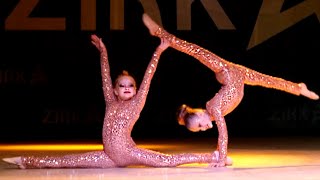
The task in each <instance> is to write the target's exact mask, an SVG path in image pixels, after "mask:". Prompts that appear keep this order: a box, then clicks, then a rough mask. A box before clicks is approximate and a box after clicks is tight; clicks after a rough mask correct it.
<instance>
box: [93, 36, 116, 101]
mask: <svg viewBox="0 0 320 180" xmlns="http://www.w3.org/2000/svg"><path fill="white" fill-rule="evenodd" d="M91 43H92V44H93V45H94V46H95V47H96V48H97V49H98V50H99V52H100V64H101V76H102V89H103V94H104V99H105V101H106V102H110V101H113V100H115V98H116V97H115V96H114V94H113V86H112V80H111V76H110V66H109V61H108V53H107V49H106V46H105V45H104V43H103V42H102V39H101V38H99V37H98V36H97V35H95V34H93V35H91Z"/></svg>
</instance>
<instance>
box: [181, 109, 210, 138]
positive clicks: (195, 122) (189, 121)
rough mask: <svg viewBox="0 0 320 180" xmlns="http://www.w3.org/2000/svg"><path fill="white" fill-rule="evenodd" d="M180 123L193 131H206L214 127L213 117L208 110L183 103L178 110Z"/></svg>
mask: <svg viewBox="0 0 320 180" xmlns="http://www.w3.org/2000/svg"><path fill="white" fill-rule="evenodd" d="M177 119H178V123H179V124H180V125H183V126H186V128H188V129H189V130H190V131H192V132H198V131H206V130H207V129H210V128H212V127H213V125H212V121H213V119H212V118H211V117H210V116H209V114H208V113H207V111H206V110H204V109H199V108H195V109H193V108H191V107H189V106H187V105H185V104H184V105H182V106H181V107H180V108H179V110H178V117H177Z"/></svg>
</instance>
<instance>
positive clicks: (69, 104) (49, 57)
mask: <svg viewBox="0 0 320 180" xmlns="http://www.w3.org/2000/svg"><path fill="white" fill-rule="evenodd" d="M319 7H320V1H318V0H256V1H252V0H242V1H233V0H223V1H222V0H194V1H192V0H171V1H164V0H163V1H160V0H158V1H156V0H141V1H138V0H125V1H123V0H77V1H75V0H68V1H66V0H55V1H49V0H21V1H19V0H1V1H0V45H1V50H0V52H1V54H0V55H1V57H0V140H1V141H2V142H5V141H25V140H55V139H57V140H59V139H61V140H62V139H97V140H100V139H101V129H102V121H103V116H104V108H105V104H104V101H103V93H102V88H101V76H100V63H99V53H98V51H97V50H96V49H95V47H94V46H93V45H92V44H91V42H90V34H92V33H96V34H97V35H99V36H100V37H102V38H103V40H104V42H105V43H106V46H107V48H108V53H109V60H110V66H111V74H112V78H113V79H114V78H115V77H116V75H117V74H119V73H120V72H121V70H123V69H126V70H128V71H129V72H131V73H132V74H133V75H134V76H135V77H136V79H137V81H138V83H140V81H141V79H142V77H143V74H144V70H145V69H146V67H147V65H148V63H149V60H150V58H151V55H152V53H153V51H154V49H155V47H156V46H157V45H158V44H159V39H157V38H154V37H152V36H150V35H149V33H148V31H147V29H146V28H145V27H144V25H143V23H142V20H141V16H142V13H143V12H148V13H149V14H150V15H151V16H152V17H153V18H154V19H156V21H157V22H158V23H159V24H161V25H162V26H163V27H164V28H165V29H167V30H168V31H169V32H170V33H173V34H174V35H176V36H178V37H180V38H182V39H185V40H187V41H189V42H193V43H196V44H198V45H200V46H202V47H204V48H206V49H208V50H210V51H212V52H214V53H216V54H217V55H219V56H221V57H223V58H225V59H227V60H229V61H231V62H234V63H238V64H242V65H245V66H247V67H250V68H252V69H255V70H257V71H260V72H262V73H265V74H269V75H273V76H278V77H281V78H284V79H287V80H291V81H294V82H305V83H306V84H307V85H308V87H309V89H311V90H314V91H315V92H317V93H320V83H319V71H320V69H319V66H318V64H319V62H318V61H319V59H320V56H319V52H320V46H319V42H320V26H319V17H320V11H319ZM219 87H220V84H219V83H218V82H217V81H216V79H215V77H214V73H213V72H211V71H210V70H209V69H208V68H207V67H205V66H204V65H202V64H201V63H199V62H198V61H197V60H196V59H194V58H192V57H190V56H188V55H186V54H183V53H181V52H178V51H176V50H174V49H168V50H167V51H166V52H165V53H164V54H163V55H162V57H161V59H160V62H159V66H158V69H157V72H156V74H155V76H154V78H153V80H152V84H151V88H150V91H149V95H148V99H147V102H146V105H145V108H144V110H143V112H142V114H141V116H140V119H139V121H138V122H137V124H136V125H135V127H134V130H133V132H132V136H133V137H134V138H148V137H150V138H153V137H158V138H162V137H163V138H182V137H197V136H215V137H216V135H217V129H216V128H213V129H211V130H209V131H207V132H199V133H191V132H189V131H187V130H186V129H185V128H184V127H182V126H179V125H178V123H177V122H176V111H177V109H178V108H179V106H180V105H182V104H184V103H185V104H188V105H190V106H192V107H205V103H206V101H208V100H209V99H210V98H211V97H213V96H214V95H215V93H216V92H217V91H218V90H219ZM226 121H227V125H228V128H229V133H230V135H231V136H258V135H263V136H274V135H311V136H316V135H319V134H320V103H319V101H312V100H309V99H307V98H304V97H300V96H295V95H291V94H288V93H285V92H282V91H277V90H273V89H266V88H262V87H258V86H246V87H245V96H244V98H243V101H242V102H241V104H240V105H239V106H238V108H237V109H236V110H234V111H233V112H232V113H231V114H229V115H227V116H226Z"/></svg>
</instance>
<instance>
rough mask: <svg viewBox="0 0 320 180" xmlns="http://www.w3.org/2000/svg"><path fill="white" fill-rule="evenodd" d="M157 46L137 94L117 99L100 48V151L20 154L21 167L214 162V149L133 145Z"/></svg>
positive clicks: (84, 166) (82, 166)
mask: <svg viewBox="0 0 320 180" xmlns="http://www.w3.org/2000/svg"><path fill="white" fill-rule="evenodd" d="M162 51H163V50H161V49H159V48H157V49H156V51H155V52H154V53H153V56H152V59H151V61H150V63H149V65H148V67H147V69H146V71H145V74H144V77H143V81H142V83H141V85H140V88H139V90H138V92H137V94H136V95H135V96H134V97H133V98H132V99H130V100H127V101H121V100H118V99H117V97H116V96H115V94H114V92H113V85H112V81H111V78H110V67H109V62H108V56H107V52H106V50H105V51H102V52H101V57H100V62H101V75H102V84H103V92H104V98H105V102H106V110H105V118H104V124H103V132H102V137H103V147H104V149H103V151H94V152H88V153H85V154H71V155H66V156H62V157H22V164H23V166H25V168H79V167H80V168H108V167H126V166H131V165H145V166H152V167H174V166H178V165H181V164H187V163H215V162H217V159H216V156H215V154H214V153H205V154H190V153H183V154H174V155H169V154H163V153H159V152H156V151H151V150H147V149H142V148H139V147H137V146H136V144H135V143H134V141H133V139H132V138H131V131H132V128H133V126H134V124H135V122H136V121H137V120H138V118H139V116H140V113H141V111H142V109H143V107H144V105H145V102H146V98H147V94H148V91H149V87H150V83H151V79H152V77H153V75H154V73H155V71H156V68H157V65H158V60H159V57H160V54H161V53H162Z"/></svg>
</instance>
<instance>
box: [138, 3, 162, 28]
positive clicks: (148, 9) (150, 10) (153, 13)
mask: <svg viewBox="0 0 320 180" xmlns="http://www.w3.org/2000/svg"><path fill="white" fill-rule="evenodd" d="M140 2H141V4H142V7H143V9H144V12H145V13H147V14H148V15H150V17H152V19H153V20H154V21H155V22H156V23H158V24H159V25H160V26H162V20H161V15H160V11H159V7H158V3H157V1H156V0H140Z"/></svg>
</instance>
